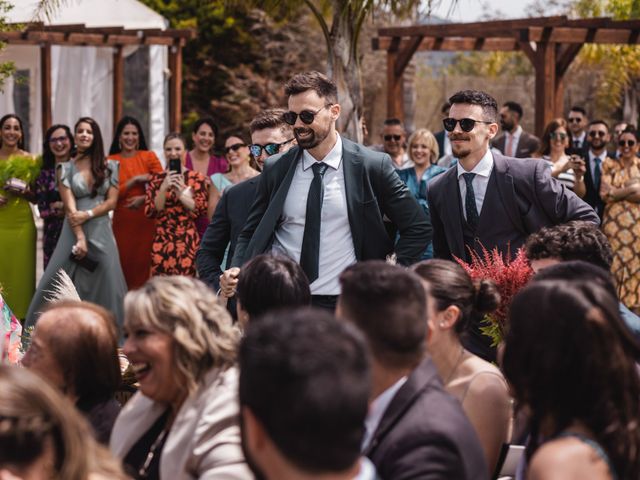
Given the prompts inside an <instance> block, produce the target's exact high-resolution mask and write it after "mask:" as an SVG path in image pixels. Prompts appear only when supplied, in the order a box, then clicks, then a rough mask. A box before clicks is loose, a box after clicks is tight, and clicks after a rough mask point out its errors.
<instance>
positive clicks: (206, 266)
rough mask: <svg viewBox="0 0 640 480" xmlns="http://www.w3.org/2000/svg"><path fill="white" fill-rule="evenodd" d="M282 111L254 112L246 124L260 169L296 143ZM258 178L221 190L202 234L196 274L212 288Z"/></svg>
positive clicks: (244, 217) (216, 285) (216, 286)
mask: <svg viewBox="0 0 640 480" xmlns="http://www.w3.org/2000/svg"><path fill="white" fill-rule="evenodd" d="M284 112H285V111H284V109H281V108H272V109H267V110H264V111H262V112H260V113H259V114H258V115H256V117H255V118H254V119H253V120H252V121H251V124H250V125H249V131H250V133H251V142H252V144H251V146H250V149H251V154H252V155H253V157H254V158H255V159H256V162H257V164H258V166H259V167H260V169H262V166H263V165H264V161H265V160H266V159H267V157H269V156H270V155H274V154H276V153H278V152H285V151H287V150H289V149H290V148H291V147H293V146H294V145H295V144H296V142H295V138H293V129H292V128H291V127H290V126H289V125H287V123H286V122H285V121H284V118H283V117H282V115H283V114H284ZM259 179H260V176H259V175H258V176H255V177H253V178H250V179H249V180H246V181H244V182H242V183H239V184H238V185H233V186H232V187H229V188H227V189H226V190H225V191H224V194H223V195H222V197H221V198H220V201H219V202H218V206H217V207H216V211H215V212H214V214H213V218H212V219H211V222H210V223H209V225H208V227H207V230H206V231H205V234H204V236H203V237H202V240H201V242H200V248H199V249H198V252H197V254H196V265H197V267H198V275H199V277H200V279H201V280H202V281H204V282H205V283H206V284H207V285H209V286H210V287H211V288H213V289H214V290H218V289H219V288H220V275H222V270H223V268H224V267H225V266H224V265H222V262H223V259H224V254H225V251H226V249H227V245H228V246H229V253H228V255H227V259H228V262H230V261H231V259H232V258H233V253H234V251H235V247H236V241H237V239H238V235H239V234H240V231H241V230H242V228H243V227H244V224H245V223H246V221H247V216H248V215H249V208H250V207H251V204H252V203H253V199H254V198H255V195H256V187H257V185H258V180H259Z"/></svg>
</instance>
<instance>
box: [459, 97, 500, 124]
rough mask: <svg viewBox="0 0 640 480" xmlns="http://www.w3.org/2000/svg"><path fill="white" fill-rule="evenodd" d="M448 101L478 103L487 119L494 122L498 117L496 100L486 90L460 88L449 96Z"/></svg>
mask: <svg viewBox="0 0 640 480" xmlns="http://www.w3.org/2000/svg"><path fill="white" fill-rule="evenodd" d="M449 103H450V104H451V105H453V104H454V103H468V104H470V105H479V106H480V107H482V111H483V113H484V115H485V117H486V119H487V120H488V121H491V122H495V121H496V120H497V119H498V102H496V99H495V98H493V97H492V96H491V95H489V94H488V93H486V92H482V91H480V90H461V91H459V92H456V93H454V94H453V95H452V96H451V98H449Z"/></svg>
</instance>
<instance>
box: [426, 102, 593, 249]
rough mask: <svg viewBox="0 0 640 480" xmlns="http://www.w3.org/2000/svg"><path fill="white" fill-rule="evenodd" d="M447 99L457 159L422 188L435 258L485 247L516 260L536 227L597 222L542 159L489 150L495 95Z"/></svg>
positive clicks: (448, 123)
mask: <svg viewBox="0 0 640 480" xmlns="http://www.w3.org/2000/svg"><path fill="white" fill-rule="evenodd" d="M450 102H451V110H450V112H449V115H450V116H449V118H446V119H444V120H443V124H444V127H445V129H446V130H447V131H448V132H449V140H450V141H451V148H452V150H453V154H454V156H455V157H456V158H457V159H458V164H457V166H456V168H451V169H449V170H448V171H447V172H445V173H443V174H442V175H440V176H438V177H436V178H435V179H434V180H433V182H432V183H430V184H429V193H428V197H429V211H430V214H431V221H432V224H433V250H434V255H435V256H436V257H438V258H449V259H450V258H452V257H453V256H456V257H458V258H461V259H467V260H469V257H470V255H469V250H475V251H476V252H478V253H479V254H482V248H483V247H486V248H487V249H493V248H494V247H495V248H498V250H499V251H500V252H502V253H503V255H505V256H511V257H514V256H515V254H516V252H517V250H518V248H520V247H521V246H522V245H523V244H524V242H525V240H526V239H527V236H528V235H529V234H531V233H534V232H537V231H538V230H539V229H540V228H542V227H545V226H549V225H557V224H560V223H565V222H568V221H570V220H585V221H589V222H592V223H594V224H596V225H597V224H599V219H598V216H597V215H596V213H595V212H594V211H593V209H592V208H591V207H590V206H589V205H587V204H586V203H585V202H583V201H582V200H581V199H580V198H578V196H576V195H575V194H574V193H573V192H572V191H570V190H568V189H567V188H565V186H564V185H562V184H561V183H560V182H558V181H557V180H555V179H553V178H552V177H551V169H549V168H548V166H547V165H546V164H545V163H544V162H542V161H540V160H536V159H518V160H516V159H515V158H512V157H505V156H503V155H500V154H498V153H492V152H491V150H490V149H489V142H490V141H491V139H492V138H493V137H495V135H496V133H497V131H498V124H497V113H498V112H497V103H496V101H495V99H494V98H493V97H491V96H490V95H489V94H487V93H485V92H480V91H475V90H465V91H461V92H458V93H456V94H455V95H453V96H452V97H451V98H450Z"/></svg>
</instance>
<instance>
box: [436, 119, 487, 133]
mask: <svg viewBox="0 0 640 480" xmlns="http://www.w3.org/2000/svg"><path fill="white" fill-rule="evenodd" d="M458 122H460V129H461V130H462V131H463V132H470V131H471V130H473V129H474V128H475V126H476V123H486V124H487V125H490V124H492V123H493V122H485V121H484V120H474V119H473V118H461V119H459V120H458V119H457V118H445V119H443V120H442V124H443V125H444V129H445V130H446V131H447V132H453V131H454V130H455V128H456V123H458Z"/></svg>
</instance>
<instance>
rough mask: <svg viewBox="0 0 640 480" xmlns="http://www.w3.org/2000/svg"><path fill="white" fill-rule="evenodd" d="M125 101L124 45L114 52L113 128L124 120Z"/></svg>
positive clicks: (116, 48)
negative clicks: (123, 104) (123, 107)
mask: <svg viewBox="0 0 640 480" xmlns="http://www.w3.org/2000/svg"><path fill="white" fill-rule="evenodd" d="M123 99H124V58H123V56H122V45H116V46H115V47H114V50H113V127H114V129H115V126H116V124H117V123H118V122H119V121H120V119H121V118H122V103H123Z"/></svg>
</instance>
